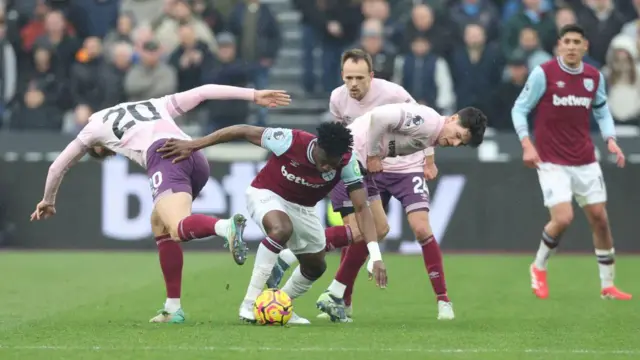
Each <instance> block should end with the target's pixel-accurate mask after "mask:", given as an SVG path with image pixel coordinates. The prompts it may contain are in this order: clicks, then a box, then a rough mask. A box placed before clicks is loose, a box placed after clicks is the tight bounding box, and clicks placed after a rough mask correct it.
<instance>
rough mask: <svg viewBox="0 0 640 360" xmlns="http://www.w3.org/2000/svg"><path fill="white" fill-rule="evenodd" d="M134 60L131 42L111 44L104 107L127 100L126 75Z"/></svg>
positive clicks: (106, 73)
mask: <svg viewBox="0 0 640 360" xmlns="http://www.w3.org/2000/svg"><path fill="white" fill-rule="evenodd" d="M105 51H106V49H105ZM132 60H133V47H132V46H131V44H129V43H126V42H119V43H115V44H113V46H111V54H109V63H108V64H107V66H106V68H105V70H104V71H105V76H104V92H105V95H104V98H105V99H104V102H105V104H104V107H109V106H114V105H116V104H119V103H121V102H125V101H127V98H126V96H125V92H124V77H125V75H126V74H127V72H128V71H129V69H130V68H131V62H132Z"/></svg>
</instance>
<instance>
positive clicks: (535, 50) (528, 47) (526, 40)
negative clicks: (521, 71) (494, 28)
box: [515, 26, 553, 69]
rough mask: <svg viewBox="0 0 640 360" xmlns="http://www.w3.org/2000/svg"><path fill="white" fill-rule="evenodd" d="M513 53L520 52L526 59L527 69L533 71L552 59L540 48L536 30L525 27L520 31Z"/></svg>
mask: <svg viewBox="0 0 640 360" xmlns="http://www.w3.org/2000/svg"><path fill="white" fill-rule="evenodd" d="M515 52H522V53H523V54H524V56H525V58H526V59H527V67H528V68H529V69H533V68H535V67H536V66H538V65H540V64H543V63H545V62H547V61H549V60H551V59H552V58H553V56H552V55H551V54H549V53H548V52H546V51H544V50H543V49H542V46H540V39H539V38H538V32H537V31H536V29H534V28H532V27H529V26H526V27H524V28H522V30H521V31H520V41H519V44H518V49H516V51H515Z"/></svg>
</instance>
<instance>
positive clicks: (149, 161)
mask: <svg viewBox="0 0 640 360" xmlns="http://www.w3.org/2000/svg"><path fill="white" fill-rule="evenodd" d="M213 99H220V100H223V99H240V100H247V101H254V102H255V103H257V104H258V105H262V106H269V107H274V106H283V105H287V104H289V102H290V98H289V95H288V94H286V93H285V92H284V91H274V90H261V91H255V90H253V89H245V88H238V87H232V86H221V85H204V86H201V87H198V88H195V89H192V90H188V91H185V92H181V93H177V94H173V95H169V96H165V97H162V98H158V99H150V100H147V101H140V102H129V103H122V104H118V105H116V106H113V107H110V108H107V109H104V110H101V111H98V112H96V113H94V114H93V115H91V117H90V118H89V123H88V124H87V125H86V126H85V127H84V128H83V129H82V131H80V133H79V134H78V136H77V138H76V139H74V140H73V141H72V142H71V143H70V144H69V145H68V146H67V147H66V148H65V149H64V151H62V153H61V154H60V155H59V156H58V157H57V158H56V160H55V161H54V162H53V164H51V167H50V168H49V174H48V176H47V180H46V185H45V189H44V197H43V199H42V201H40V203H38V205H37V206H36V210H35V211H34V212H33V214H31V220H32V221H33V220H41V219H47V218H49V217H51V216H53V215H55V214H56V209H55V202H56V194H57V192H58V188H59V187H60V184H61V182H62V178H63V176H64V174H65V173H66V172H67V171H68V170H69V168H71V166H73V165H74V164H75V163H76V162H78V161H79V160H80V159H81V158H82V157H83V156H84V155H85V154H87V153H88V154H89V155H91V156H92V157H95V158H98V159H104V158H106V157H108V156H112V155H115V154H121V155H124V156H125V157H127V158H129V159H131V160H133V161H135V162H136V163H138V164H139V165H141V166H142V167H143V168H145V169H146V170H147V175H148V176H149V182H150V185H151V192H152V195H153V201H154V209H153V213H152V214H151V228H152V231H153V234H154V236H155V239H156V244H157V245H158V251H159V257H160V266H161V268H162V273H163V275H164V280H165V286H166V291H167V299H166V301H165V304H164V308H163V309H162V310H161V311H160V312H159V313H158V314H157V316H155V317H153V318H152V319H151V320H150V321H151V322H165V323H166V322H170V323H182V322H184V321H185V315H184V312H183V310H182V306H181V304H180V292H181V283H182V265H183V254H182V247H181V246H180V244H179V243H180V242H186V241H189V240H192V239H196V238H204V237H208V236H213V235H219V236H221V237H223V238H224V239H225V242H226V245H227V246H228V247H229V249H230V250H231V253H232V255H233V258H234V260H235V261H236V263H238V264H239V265H242V264H244V262H245V260H246V254H247V248H246V246H245V244H244V242H243V239H242V232H243V230H244V227H245V222H246V220H245V218H244V217H243V216H242V215H240V214H236V215H234V216H233V217H231V218H230V219H217V218H214V217H210V216H205V215H200V214H191V203H192V200H193V199H194V198H195V197H196V196H198V193H199V192H200V191H201V190H202V188H203V187H204V186H205V184H206V183H207V181H208V179H209V163H208V162H207V159H206V158H205V156H204V154H203V153H202V152H196V153H193V154H190V156H189V158H188V161H184V162H181V163H180V164H172V161H171V159H164V158H162V156H161V154H158V153H157V151H156V150H157V149H159V148H160V147H161V146H162V145H163V144H164V142H165V140H166V139H168V138H180V139H190V137H189V136H188V135H187V134H185V133H184V132H182V131H181V130H180V128H179V127H178V126H177V125H176V123H175V121H174V117H176V116H179V115H182V114H184V113H185V112H187V111H189V110H191V109H193V108H195V107H196V106H197V105H198V104H200V103H201V102H203V101H205V100H213Z"/></svg>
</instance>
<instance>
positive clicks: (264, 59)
mask: <svg viewBox="0 0 640 360" xmlns="http://www.w3.org/2000/svg"><path fill="white" fill-rule="evenodd" d="M229 28H230V29H231V32H233V34H234V35H235V37H236V39H237V40H238V49H239V55H240V58H242V60H244V61H247V62H250V63H256V64H257V66H256V67H255V70H254V75H253V85H254V86H255V87H256V89H266V88H267V87H268V86H269V71H270V70H271V67H272V66H273V63H274V61H275V59H276V57H277V56H278V51H279V50H280V46H281V45H282V38H281V34H280V25H279V24H278V21H277V20H276V18H275V17H274V16H273V14H272V13H271V10H270V9H269V7H268V6H267V5H264V4H260V0H246V1H245V4H238V5H236V7H235V8H234V9H233V12H232V13H231V16H230V18H229ZM266 116H267V108H260V109H259V110H258V124H260V125H264V124H265V121H266Z"/></svg>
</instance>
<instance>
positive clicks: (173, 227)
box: [154, 192, 192, 239]
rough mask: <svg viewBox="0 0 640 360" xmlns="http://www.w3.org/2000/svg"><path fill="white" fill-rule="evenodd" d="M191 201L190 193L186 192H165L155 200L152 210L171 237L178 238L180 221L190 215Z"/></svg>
mask: <svg viewBox="0 0 640 360" xmlns="http://www.w3.org/2000/svg"><path fill="white" fill-rule="evenodd" d="M191 203H192V197H191V194H189V193H186V192H179V193H172V194H166V195H163V196H162V197H160V198H158V199H157V200H156V204H155V207H154V212H156V213H157V214H158V217H159V219H160V220H161V221H162V224H163V225H164V227H165V228H166V229H167V230H168V232H169V234H170V235H171V237H172V238H174V239H179V238H180V234H179V232H178V229H179V226H180V221H182V219H184V218H186V217H187V216H189V215H191Z"/></svg>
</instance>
